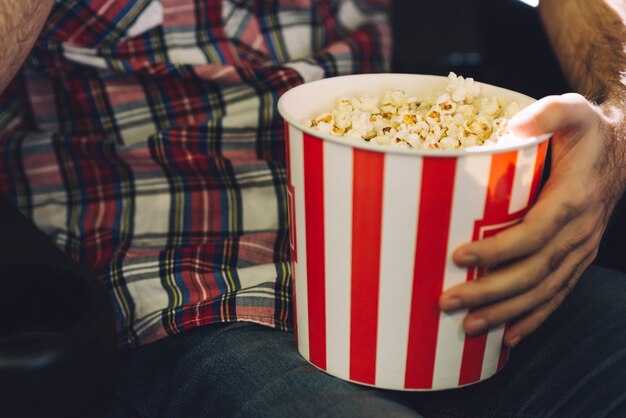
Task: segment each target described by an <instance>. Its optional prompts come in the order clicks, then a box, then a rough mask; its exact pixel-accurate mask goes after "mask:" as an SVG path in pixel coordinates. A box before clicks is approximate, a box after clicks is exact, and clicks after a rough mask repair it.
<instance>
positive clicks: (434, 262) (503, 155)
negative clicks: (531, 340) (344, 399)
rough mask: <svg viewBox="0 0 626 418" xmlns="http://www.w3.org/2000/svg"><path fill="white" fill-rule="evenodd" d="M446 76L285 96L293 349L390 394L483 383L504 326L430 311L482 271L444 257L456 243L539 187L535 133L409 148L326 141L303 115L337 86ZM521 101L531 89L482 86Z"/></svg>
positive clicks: (513, 216) (369, 89)
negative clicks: (472, 329)
mask: <svg viewBox="0 0 626 418" xmlns="http://www.w3.org/2000/svg"><path fill="white" fill-rule="evenodd" d="M446 82H447V79H446V78H445V77H435V76H422V75H412V74H365V75H354V76H345V77H336V78H330V79H326V80H320V81H315V82H311V83H307V84H304V85H301V86H299V87H296V88H294V89H292V90H290V91H288V92H287V93H285V94H284V95H283V96H282V97H281V99H280V101H279V104H278V106H279V110H280V113H281V115H282V116H283V118H284V119H285V120H286V122H287V123H286V129H287V164H288V187H289V221H290V227H291V250H292V272H293V277H294V301H295V302H294V303H295V307H294V310H295V318H296V335H297V337H296V339H297V346H298V350H299V352H300V353H301V354H302V356H303V357H304V358H305V359H307V360H308V361H309V362H311V363H312V364H313V365H315V366H317V367H318V368H320V369H322V370H324V371H326V372H328V373H330V374H332V375H334V376H337V377H339V378H341V379H345V380H349V381H352V382H356V383H361V384H366V385H372V386H375V387H379V388H385V389H396V390H436V389H447V388H454V387H459V386H463V385H467V384H470V383H475V382H478V381H481V380H483V379H486V378H488V377H490V376H492V375H493V374H495V373H496V372H497V371H498V370H500V369H501V368H502V366H503V365H504V363H505V362H506V359H507V357H508V351H507V349H506V348H505V347H504V346H503V344H502V336H503V333H504V326H500V327H497V328H495V329H492V330H491V331H490V332H489V333H488V334H486V335H483V336H479V337H475V338H469V337H467V336H466V335H465V334H464V332H463V330H462V320H463V317H464V316H465V314H466V312H457V313H454V314H445V313H442V312H441V311H440V309H439V304H438V299H439V296H440V294H441V292H442V291H443V290H444V289H447V288H449V287H452V286H454V285H457V284H460V283H463V282H465V281H467V280H473V279H476V278H478V277H479V276H480V275H481V274H482V271H475V270H474V269H464V268H459V267H457V266H456V265H455V264H454V263H453V262H452V260H451V256H452V253H453V251H454V250H455V249H456V248H457V247H458V246H459V245H461V244H462V243H464V242H467V241H471V240H478V239H481V238H483V237H486V236H489V235H493V234H495V233H497V232H498V231H501V230H503V229H505V228H507V227H509V226H511V225H513V224H515V223H516V222H518V221H519V220H520V219H521V217H522V216H523V215H524V213H525V212H526V211H527V210H528V208H529V206H530V205H531V204H532V202H533V201H534V199H535V197H536V195H537V193H538V190H539V185H540V179H541V175H542V171H543V165H544V160H545V155H546V148H547V144H548V141H547V139H548V138H547V137H541V138H533V139H529V140H523V141H521V142H520V143H519V144H517V143H516V144H515V145H508V146H506V147H500V148H491V149H487V148H484V149H479V150H472V151H468V150H458V151H439V150H432V151H431V150H428V151H417V150H403V149H396V148H390V147H381V146H379V145H376V144H369V143H365V142H356V141H350V140H345V139H341V138H336V137H333V136H331V135H327V134H324V133H322V132H319V131H316V130H314V129H311V128H308V127H306V126H305V125H304V124H303V123H302V121H303V120H304V119H306V118H312V117H315V116H316V115H317V114H320V113H322V112H324V111H328V110H330V109H332V108H334V106H335V102H336V100H337V99H338V98H339V97H342V96H358V95H361V94H372V95H380V94H381V93H382V92H383V90H385V89H401V90H404V91H406V92H407V93H410V94H413V95H416V96H418V97H430V96H431V95H432V94H434V93H436V92H441V91H443V90H444V89H445V86H446ZM482 93H483V94H485V95H487V96H497V97H498V98H499V99H500V100H502V102H503V103H504V104H505V105H506V104H507V103H509V102H511V101H516V102H517V103H518V104H519V105H520V107H525V106H527V105H528V104H530V103H532V102H533V101H534V99H532V98H530V97H527V96H524V95H521V94H519V93H515V92H512V91H509V90H505V89H501V88H497V87H493V86H489V85H486V84H482Z"/></svg>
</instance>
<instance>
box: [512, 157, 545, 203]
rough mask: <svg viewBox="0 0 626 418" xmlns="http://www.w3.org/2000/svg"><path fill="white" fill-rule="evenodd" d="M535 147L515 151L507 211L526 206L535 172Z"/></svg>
mask: <svg viewBox="0 0 626 418" xmlns="http://www.w3.org/2000/svg"><path fill="white" fill-rule="evenodd" d="M537 149H538V147H537V146H534V147H529V148H524V149H521V150H519V151H518V153H517V162H516V164H515V176H514V177H513V190H512V191H511V201H510V203H509V213H515V212H517V211H520V210H522V209H525V208H526V207H527V206H528V201H529V198H530V186H531V185H532V182H533V176H534V174H535V160H536V159H537Z"/></svg>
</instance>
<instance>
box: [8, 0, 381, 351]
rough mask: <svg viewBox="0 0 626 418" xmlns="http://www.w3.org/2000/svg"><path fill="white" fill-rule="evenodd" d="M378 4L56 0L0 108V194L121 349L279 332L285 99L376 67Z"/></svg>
mask: <svg viewBox="0 0 626 418" xmlns="http://www.w3.org/2000/svg"><path fill="white" fill-rule="evenodd" d="M388 3H389V2H388V1H387V0H324V1H322V0H318V1H316V0H222V1H217V0H216V1H212V0H211V1H209V0H161V1H157V0H64V1H59V2H57V4H56V5H55V8H54V9H53V11H52V14H51V16H50V18H49V19H48V22H47V24H46V26H45V28H44V31H43V33H42V35H41V36H40V38H39V40H38V41H37V43H36V45H35V47H34V49H33V51H32V53H31V54H30V56H29V58H28V60H27V62H26V63H25V65H24V67H23V68H22V70H21V72H20V73H19V74H18V76H17V77H16V78H15V79H14V80H13V82H12V83H11V84H10V86H9V87H8V88H7V89H6V90H5V92H4V93H3V94H2V95H1V96H0V194H2V195H4V196H6V197H8V198H9V199H11V200H12V201H13V202H14V203H15V204H16V205H17V206H18V207H19V209H20V210H21V211H22V212H23V213H24V214H25V215H26V216H28V217H29V218H30V219H31V220H32V221H33V222H34V223H35V224H36V225H37V226H38V227H39V228H40V229H42V230H43V231H45V232H46V233H47V234H48V235H49V236H50V237H51V238H52V239H53V240H54V242H55V243H56V244H57V245H58V246H59V247H60V248H62V249H63V250H64V251H65V252H66V253H67V254H69V255H70V256H71V257H72V258H74V259H75V260H77V261H78V262H80V263H81V264H83V265H84V266H86V267H87V268H88V269H90V270H91V271H92V272H93V273H94V274H95V275H96V276H97V277H98V278H99V279H100V280H101V281H102V282H103V283H104V285H105V287H106V288H107V289H108V291H109V292H110V294H111V297H112V299H113V301H114V306H115V311H116V316H117V321H118V330H119V343H120V346H121V347H123V348H131V347H136V346H138V345H141V344H145V343H148V342H151V341H154V340H157V339H159V338H162V337H165V336H166V335H170V334H174V333H177V332H180V331H183V330H185V329H189V328H192V327H195V326H198V325H203V324H209V323H214V322H221V321H252V322H257V323H260V324H265V325H268V326H272V327H276V328H279V329H283V330H286V329H289V328H290V327H291V315H292V313H291V301H290V291H291V289H290V287H291V284H290V270H289V263H288V259H289V253H288V241H289V240H288V233H287V205H286V195H285V193H286V191H285V173H284V164H283V158H284V150H283V147H284V145H283V132H282V130H283V125H282V121H281V120H280V118H279V116H278V113H277V110H276V103H277V100H278V97H279V96H280V95H281V94H282V93H283V92H285V91H286V90H287V89H289V88H291V87H293V86H295V85H297V84H300V83H302V82H303V81H309V80H314V79H318V78H322V77H329V76H336V75H340V74H348V73H360V72H380V71H386V70H388V62H389V54H390V47H391V45H390V31H389V27H388V20H387V19H388V17H387V8H388Z"/></svg>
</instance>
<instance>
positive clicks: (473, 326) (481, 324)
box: [465, 318, 487, 335]
mask: <svg viewBox="0 0 626 418" xmlns="http://www.w3.org/2000/svg"><path fill="white" fill-rule="evenodd" d="M485 330H487V321H486V320H485V319H483V318H472V319H470V320H469V321H468V322H467V325H466V326H465V332H467V333H468V334H471V335H476V334H481V333H482V332H483V331H485Z"/></svg>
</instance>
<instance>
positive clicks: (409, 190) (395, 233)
mask: <svg viewBox="0 0 626 418" xmlns="http://www.w3.org/2000/svg"><path fill="white" fill-rule="evenodd" d="M421 176H422V159H419V158H415V157H413V156H405V155H393V154H387V155H386V156H385V178H384V184H383V218H382V235H381V255H380V257H381V260H380V285H379V286H380V287H379V289H380V290H379V292H380V293H379V300H378V332H377V341H376V385H377V386H379V387H383V388H394V389H401V388H403V387H404V376H405V372H406V358H407V348H408V340H409V319H410V312H411V295H412V288H413V269H414V264H415V238H416V236H417V218H418V207H419V194H420V184H421Z"/></svg>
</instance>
